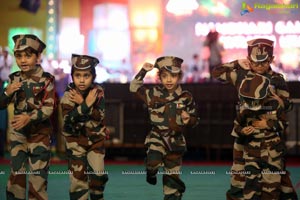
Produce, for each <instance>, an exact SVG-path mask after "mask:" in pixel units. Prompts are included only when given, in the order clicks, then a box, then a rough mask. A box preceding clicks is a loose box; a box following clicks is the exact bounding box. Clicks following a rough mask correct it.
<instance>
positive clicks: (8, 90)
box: [5, 82, 22, 96]
mask: <svg viewBox="0 0 300 200" xmlns="http://www.w3.org/2000/svg"><path fill="white" fill-rule="evenodd" d="M21 86H22V82H17V83H11V84H9V85H8V86H7V87H6V90H5V91H6V94H7V95H8V96H10V95H12V94H13V93H14V92H16V91H18V90H19V89H20V87H21Z"/></svg>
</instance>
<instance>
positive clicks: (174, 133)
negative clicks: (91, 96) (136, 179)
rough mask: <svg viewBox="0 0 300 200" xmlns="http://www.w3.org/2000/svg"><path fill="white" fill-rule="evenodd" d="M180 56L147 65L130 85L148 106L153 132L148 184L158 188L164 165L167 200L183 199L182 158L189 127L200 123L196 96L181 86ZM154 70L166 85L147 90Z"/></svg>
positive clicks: (149, 140)
mask: <svg viewBox="0 0 300 200" xmlns="http://www.w3.org/2000/svg"><path fill="white" fill-rule="evenodd" d="M182 62H183V60H182V59H181V58H178V57H171V56H166V57H160V58H158V59H157V60H156V62H155V64H154V65H153V64H151V63H145V64H144V65H143V67H142V69H141V70H140V72H139V73H138V74H137V75H136V76H135V78H134V79H133V80H132V82H131V83H130V91H131V92H133V93H135V94H136V95H137V96H138V97H139V98H140V99H142V100H143V101H144V102H145V104H146V105H147V106H148V111H149V117H150V121H151V125H152V130H151V131H150V133H149V134H148V135H147V137H146V140H145V145H146V147H147V157H146V170H147V182H148V183H150V184H152V185H155V184H156V182H157V179H156V174H157V172H158V168H159V167H161V166H163V167H164V170H165V173H164V174H163V190H164V199H165V200H180V199H181V198H182V194H183V193H184V191H185V184H184V183H183V182H182V181H181V180H180V178H179V174H180V169H181V164H182V156H183V154H184V152H185V151H186V142H185V138H184V135H183V131H184V128H185V126H187V125H189V126H195V125H196V124H197V123H198V118H197V116H196V105H195V102H194V100H193V97H192V94H191V93H190V92H188V91H183V90H182V89H181V86H180V85H179V81H180V80H181V78H182V71H181V64H182ZM153 68H158V70H159V72H158V75H159V78H160V81H161V83H162V86H154V87H152V88H147V87H146V86H145V85H143V78H144V77H145V75H146V73H147V72H148V71H150V70H152V69H153Z"/></svg>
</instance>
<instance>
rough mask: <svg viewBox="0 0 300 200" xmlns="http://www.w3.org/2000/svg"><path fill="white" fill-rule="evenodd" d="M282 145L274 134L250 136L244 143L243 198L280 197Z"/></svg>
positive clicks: (262, 198)
mask: <svg viewBox="0 0 300 200" xmlns="http://www.w3.org/2000/svg"><path fill="white" fill-rule="evenodd" d="M283 154H284V147H283V144H282V142H281V139H280V137H279V136H277V135H276V134H274V135H271V136H270V137H268V138H251V139H250V140H248V141H247V143H246V144H245V149H244V159H245V172H246V173H245V176H246V183H245V188H244V199H245V200H246V199H247V200H248V199H261V200H269V199H274V200H276V199H280V184H281V175H282V174H283V173H285V172H284V171H283V159H282V158H283Z"/></svg>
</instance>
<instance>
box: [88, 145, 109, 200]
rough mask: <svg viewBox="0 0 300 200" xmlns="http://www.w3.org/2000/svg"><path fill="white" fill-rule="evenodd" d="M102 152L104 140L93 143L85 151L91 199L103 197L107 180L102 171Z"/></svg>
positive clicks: (96, 199) (100, 199)
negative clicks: (86, 151) (87, 150)
mask: <svg viewBox="0 0 300 200" xmlns="http://www.w3.org/2000/svg"><path fill="white" fill-rule="evenodd" d="M104 153H105V152H104V140H103V141H100V142H97V143H96V144H93V145H92V147H91V150H90V151H89V152H88V153H87V161H88V172H89V175H88V176H89V180H90V182H89V188H90V197H91V200H102V199H104V196H103V192H104V188H105V184H106V182H107V181H108V175H107V173H105V171H104V156H105V155H104Z"/></svg>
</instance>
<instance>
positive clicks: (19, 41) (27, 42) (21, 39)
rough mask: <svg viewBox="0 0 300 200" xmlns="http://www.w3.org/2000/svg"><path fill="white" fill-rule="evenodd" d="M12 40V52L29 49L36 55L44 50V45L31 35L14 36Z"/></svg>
mask: <svg viewBox="0 0 300 200" xmlns="http://www.w3.org/2000/svg"><path fill="white" fill-rule="evenodd" d="M13 40H14V43H15V46H14V52H15V51H23V50H25V49H26V48H28V47H31V48H32V49H34V50H35V51H37V52H38V53H42V52H43V50H44V49H45V48H46V44H45V43H44V42H43V41H41V40H40V39H39V38H38V37H37V36H35V35H32V34H25V35H15V36H13Z"/></svg>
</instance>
